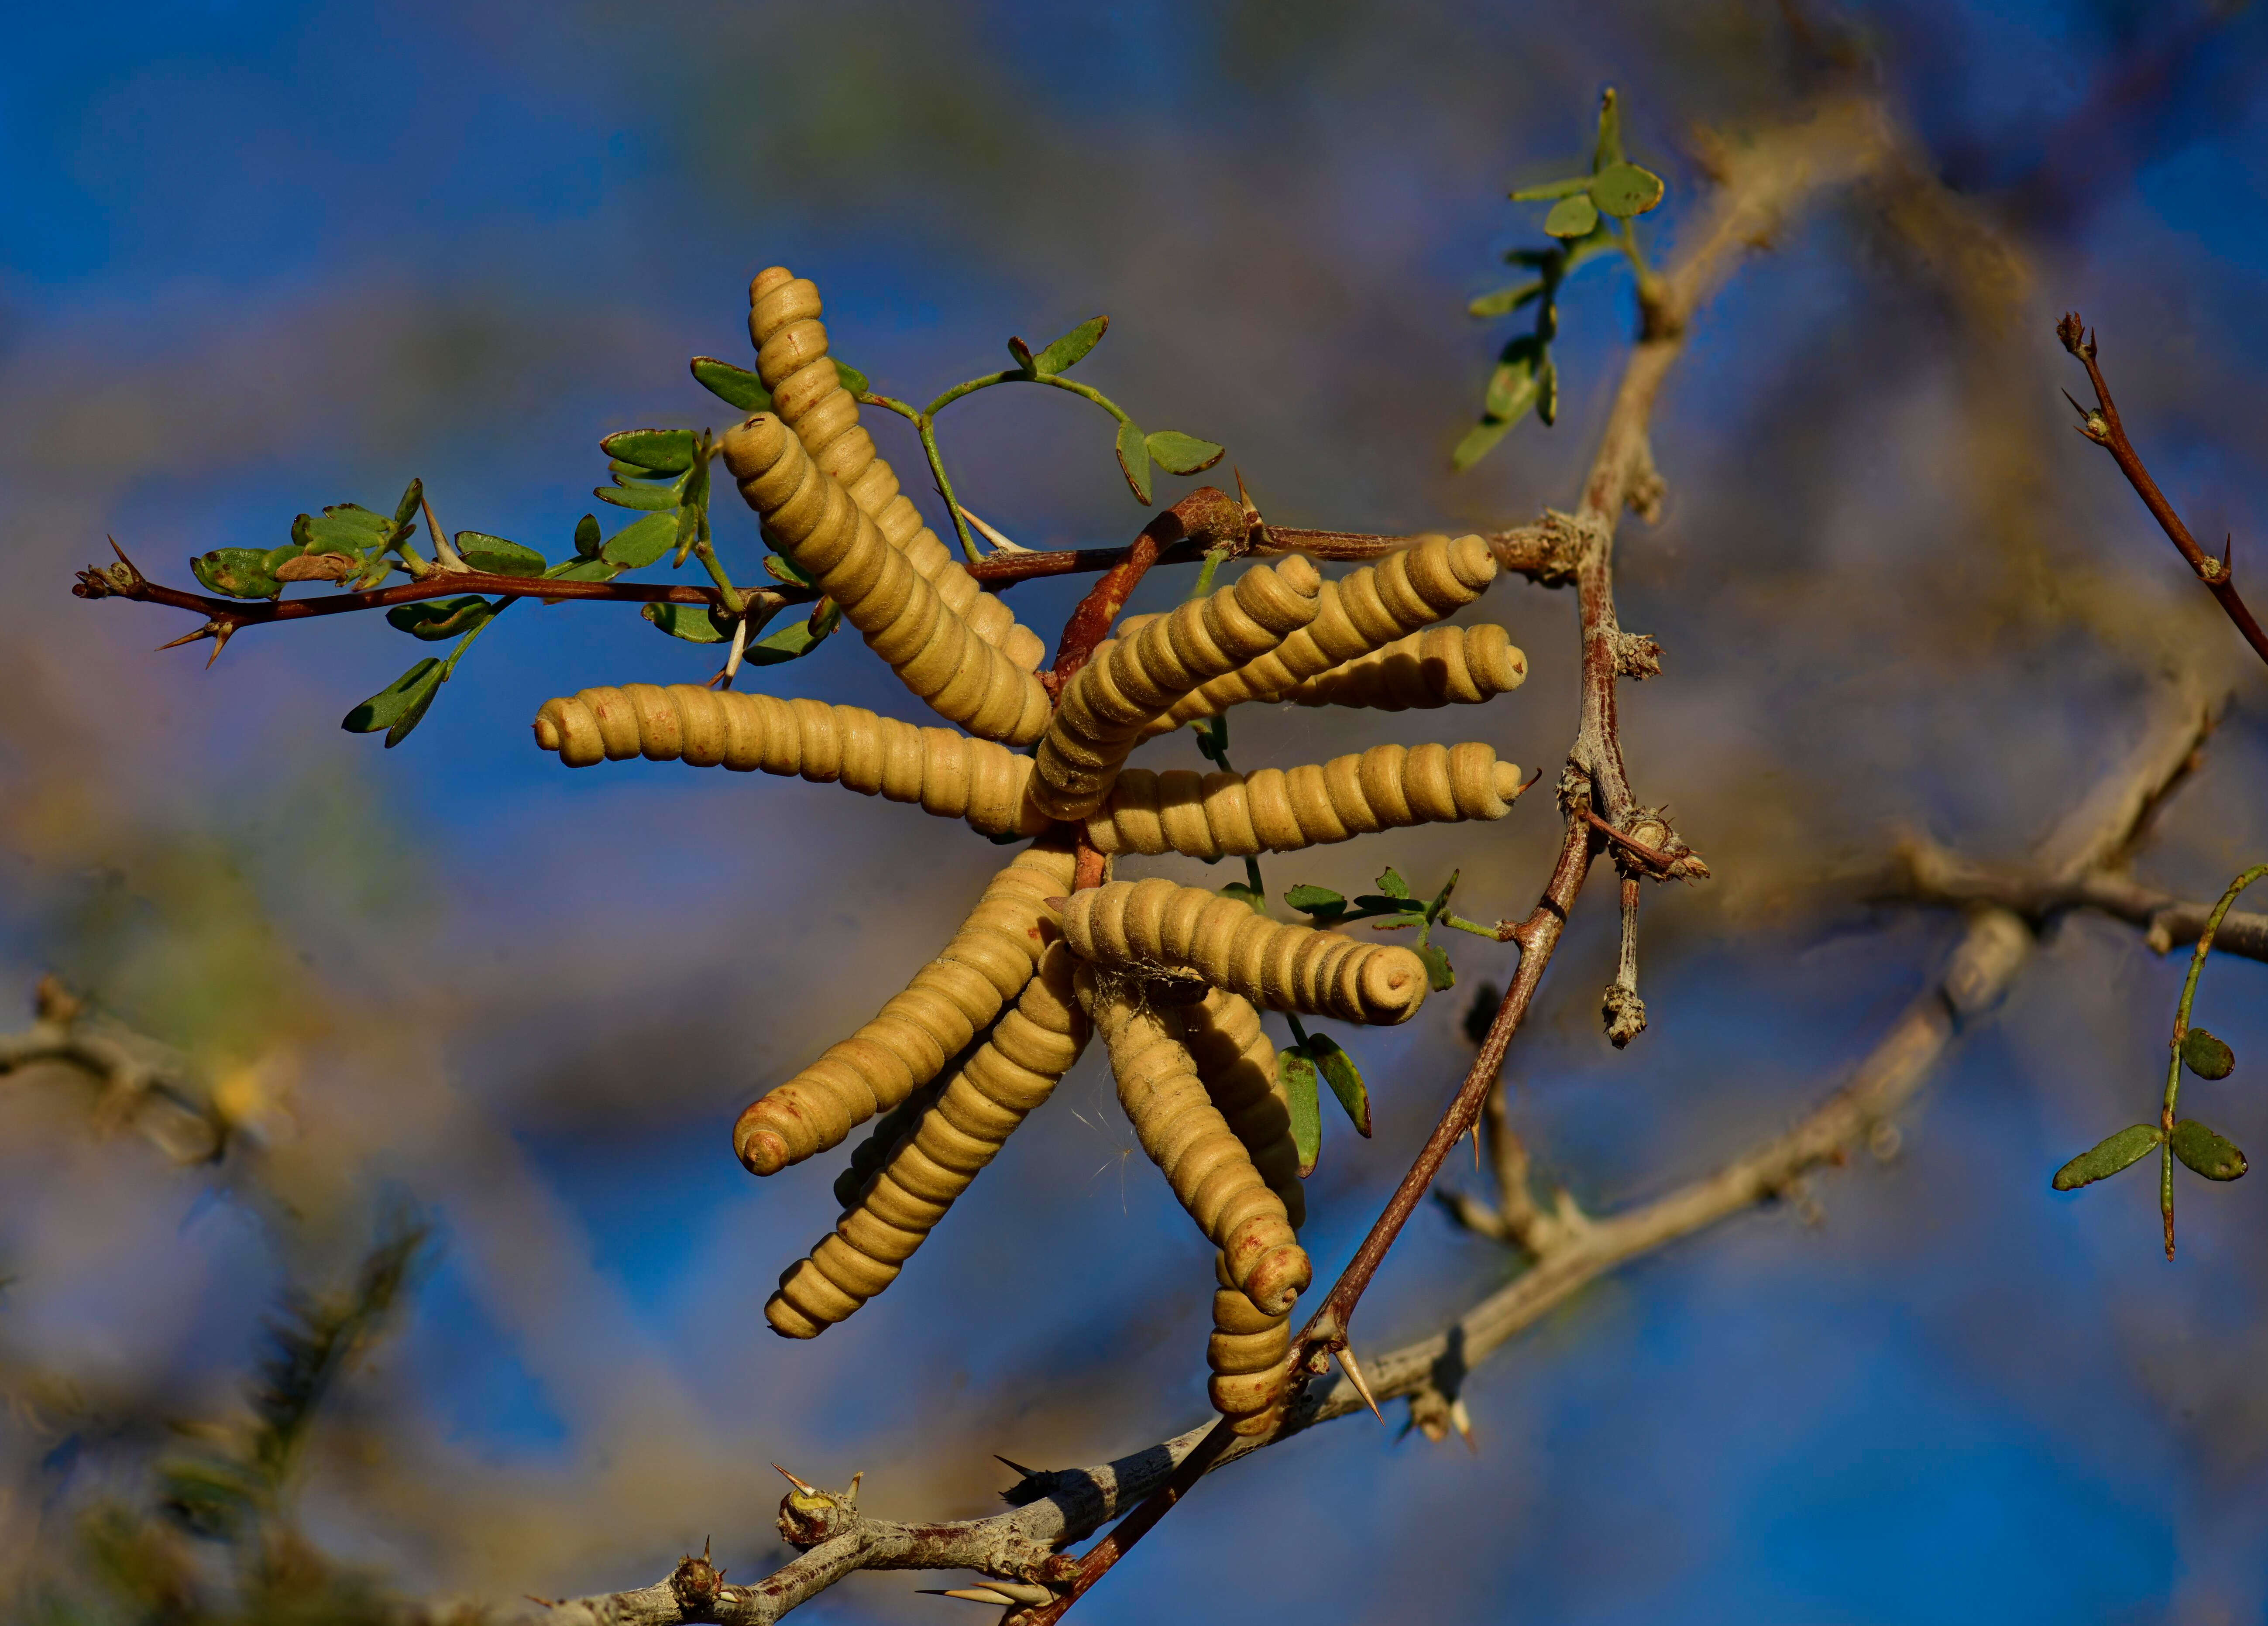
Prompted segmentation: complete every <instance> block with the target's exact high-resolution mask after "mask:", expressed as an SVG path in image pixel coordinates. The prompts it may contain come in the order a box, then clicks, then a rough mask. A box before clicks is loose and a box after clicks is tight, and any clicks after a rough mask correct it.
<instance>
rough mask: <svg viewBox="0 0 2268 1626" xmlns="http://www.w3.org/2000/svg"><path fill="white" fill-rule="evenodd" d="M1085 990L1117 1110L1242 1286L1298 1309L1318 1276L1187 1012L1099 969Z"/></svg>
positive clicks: (1265, 1304) (1271, 1306)
mask: <svg viewBox="0 0 2268 1626" xmlns="http://www.w3.org/2000/svg"><path fill="white" fill-rule="evenodd" d="M1082 895H1084V894H1082ZM1079 990H1080V995H1081V997H1082V998H1084V999H1086V1001H1087V1005H1088V1010H1089V1011H1090V1012H1091V1013H1092V1014H1093V1016H1094V1028H1095V1031H1096V1032H1097V1033H1099V1034H1101V1035H1102V1040H1103V1042H1104V1043H1105V1044H1106V1045H1108V1047H1109V1049H1110V1070H1111V1071H1112V1073H1113V1074H1115V1075H1116V1078H1117V1080H1118V1100H1119V1104H1120V1105H1121V1106H1123V1107H1125V1109H1126V1117H1127V1120H1128V1122H1130V1123H1132V1124H1133V1126H1134V1135H1135V1138H1136V1139H1138V1140H1139V1141H1140V1142H1141V1143H1142V1150H1143V1151H1145V1152H1147V1153H1149V1154H1150V1160H1151V1161H1152V1162H1153V1163H1155V1164H1156V1165H1157V1166H1158V1167H1159V1168H1160V1170H1161V1171H1162V1172H1163V1173H1164V1174H1165V1176H1166V1183H1167V1185H1169V1186H1171V1187H1172V1188H1173V1191H1174V1196H1176V1197H1177V1198H1179V1199H1180V1200H1181V1204H1182V1207H1183V1208H1184V1209H1186V1210H1188V1211H1189V1218H1192V1219H1194V1220H1196V1221H1197V1228H1198V1229H1199V1230H1201V1231H1203V1232H1204V1234H1205V1237H1206V1240H1209V1241H1211V1243H1212V1245H1213V1246H1214V1247H1217V1248H1219V1250H1220V1252H1221V1254H1222V1255H1223V1257H1224V1259H1225V1261H1226V1267H1227V1269H1226V1274H1227V1275H1228V1277H1229V1278H1230V1279H1231V1281H1232V1282H1233V1283H1234V1284H1235V1287H1236V1290H1237V1291H1239V1292H1241V1293H1243V1294H1245V1295H1246V1296H1247V1297H1248V1299H1250V1300H1251V1301H1252V1303H1253V1304H1254V1305H1255V1306H1257V1307H1258V1308H1259V1309H1260V1310H1261V1311H1263V1312H1264V1313H1268V1314H1270V1315H1281V1314H1283V1313H1285V1312H1286V1311H1288V1310H1290V1309H1291V1307H1292V1301H1293V1300H1294V1299H1297V1298H1298V1297H1299V1296H1300V1292H1301V1291H1302V1290H1304V1289H1305V1288H1306V1287H1307V1284H1308V1282H1309V1281H1310V1280H1312V1279H1313V1276H1314V1272H1313V1270H1312V1269H1311V1267H1310V1266H1309V1264H1308V1262H1307V1250H1306V1249H1304V1248H1302V1247H1300V1244H1299V1240H1298V1239H1297V1238H1295V1237H1294V1236H1293V1235H1292V1224H1291V1221H1290V1219H1289V1218H1287V1217H1286V1216H1285V1212H1284V1203H1283V1200H1282V1199H1281V1198H1280V1197H1278V1196H1277V1195H1276V1194H1275V1193H1274V1192H1272V1191H1270V1189H1269V1188H1268V1185H1267V1182H1266V1181H1263V1180H1262V1179H1261V1178H1260V1174H1259V1171H1258V1170H1256V1168H1254V1167H1253V1164H1252V1154H1251V1153H1249V1152H1248V1151H1245V1149H1244V1143H1243V1142H1242V1141H1241V1140H1239V1139H1237V1137H1236V1136H1235V1135H1234V1133H1233V1132H1232V1131H1231V1130H1230V1129H1229V1127H1228V1122H1227V1121H1226V1119H1224V1118H1223V1117H1222V1116H1221V1115H1220V1110H1219V1108H1218V1107H1215V1106H1214V1105H1213V1104H1212V1100H1211V1098H1210V1097H1209V1096H1208V1095H1207V1094H1206V1093H1205V1087H1204V1084H1203V1083H1202V1082H1201V1081H1199V1079H1198V1078H1197V1065H1196V1063H1193V1062H1192V1061H1191V1060H1190V1059H1189V1050H1188V1048H1187V1047H1185V1046H1184V1045H1183V1044H1182V1031H1183V1029H1182V1018H1181V1015H1180V1013H1179V1012H1177V1011H1176V1010H1175V1008H1174V1007H1173V1006H1171V1005H1167V1004H1160V1003H1157V1002H1156V1001H1155V1000H1153V999H1152V998H1151V997H1149V996H1148V995H1147V994H1146V993H1145V990H1144V988H1143V985H1142V984H1141V982H1138V980H1137V979H1134V978H1131V977H1123V976H1113V975H1108V974H1107V973H1105V974H1101V975H1097V973H1096V972H1095V969H1094V968H1093V967H1082V968H1080V971H1079Z"/></svg>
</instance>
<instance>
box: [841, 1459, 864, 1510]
mask: <svg viewBox="0 0 2268 1626" xmlns="http://www.w3.org/2000/svg"><path fill="white" fill-rule="evenodd" d="M865 1477H866V1470H865V1468H860V1469H859V1470H858V1472H857V1473H855V1474H853V1475H851V1484H850V1488H849V1489H848V1490H844V1491H843V1506H845V1507H856V1506H858V1482H859V1481H860V1480H862V1479H864V1478H865Z"/></svg>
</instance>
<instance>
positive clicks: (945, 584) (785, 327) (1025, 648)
mask: <svg viewBox="0 0 2268 1626" xmlns="http://www.w3.org/2000/svg"><path fill="white" fill-rule="evenodd" d="M819 313H820V303H819V290H818V288H817V287H816V286H814V284H813V283H812V282H811V280H810V279H809V278H808V277H800V276H795V275H794V274H793V273H792V272H791V271H790V270H789V269H787V268H786V267H785V266H782V265H776V266H773V267H772V268H771V269H769V270H765V271H760V272H758V273H757V274H756V279H755V282H753V283H749V284H748V337H749V339H750V340H752V341H753V342H755V347H756V372H757V375H758V376H759V377H760V378H762V379H763V381H764V387H765V388H766V389H768V390H770V391H771V392H772V410H774V411H775V412H777V413H778V414H779V416H781V417H782V418H784V419H785V420H786V421H787V424H788V427H789V428H791V429H792V430H795V432H796V438H798V439H799V440H801V441H802V442H803V447H804V450H805V451H806V452H810V453H811V457H812V460H813V461H814V462H815V463H817V464H818V465H819V466H820V467H821V468H823V469H825V470H826V471H827V472H828V474H830V475H834V476H835V478H836V479H837V480H839V481H841V482H843V489H845V490H847V491H848V492H850V493H851V501H852V502H854V503H856V504H858V507H859V509H860V510H861V511H863V512H865V515H866V517H867V518H868V519H872V520H873V522H874V526H875V528H876V529H878V530H880V532H881V533H882V540H883V541H886V542H887V543H889V544H890V546H891V547H893V548H897V549H898V550H899V551H900V552H902V553H903V554H904V555H906V561H907V563H909V564H911V565H912V566H913V567H914V570H915V572H916V573H917V575H919V576H920V577H921V578H923V579H924V581H926V582H928V583H929V584H930V585H932V587H935V588H936V589H937V591H938V594H939V597H940V598H942V599H943V600H945V605H946V608H947V609H949V610H952V611H953V612H954V613H955V614H958V615H959V616H961V619H962V620H964V621H966V622H968V629H969V630H970V631H971V632H974V633H975V634H976V636H978V637H980V638H982V639H983V640H984V642H986V643H987V644H991V645H992V646H993V647H994V648H996V649H998V650H999V651H1001V652H1002V653H1003V654H1005V655H1006V656H1007V657H1008V658H1009V659H1011V660H1013V661H1014V662H1015V663H1016V665H1017V666H1020V667H1021V668H1023V670H1025V671H1026V672H1029V671H1031V670H1032V669H1033V668H1034V667H1035V666H1038V665H1039V664H1040V658H1041V657H1042V655H1044V654H1045V653H1046V652H1047V650H1046V646H1045V645H1044V644H1042V643H1041V641H1040V636H1039V635H1038V634H1037V633H1035V632H1034V631H1033V630H1032V629H1030V628H1028V627H1023V626H1020V625H1018V624H1017V622H1016V618H1015V616H1014V615H1013V614H1012V613H1010V611H1009V608H1008V607H1007V606H1006V605H1005V604H1004V603H1002V602H1001V601H1000V600H998V598H996V597H994V596H993V595H992V594H991V593H989V592H985V591H984V589H983V588H982V587H980V586H978V585H977V584H976V578H975V577H973V576H971V575H969V573H968V571H967V570H963V569H961V563H960V562H959V561H958V560H956V559H955V558H954V556H953V555H952V554H951V552H950V551H948V550H947V549H946V546H945V544H944V543H943V542H940V541H938V539H937V533H935V532H934V531H932V530H931V529H930V528H929V527H928V526H925V525H924V524H923V523H922V519H921V514H920V513H919V511H917V510H916V509H915V507H914V505H913V504H912V503H911V502H909V500H908V499H907V498H906V497H903V496H902V495H901V494H900V492H899V489H898V477H897V475H896V474H895V472H893V471H892V469H891V467H890V466H889V464H888V463H887V461H885V460H883V458H882V457H881V455H880V453H879V452H876V451H875V450H874V442H873V437H871V436H870V435H868V434H867V432H866V431H865V429H863V428H861V427H860V426H859V423H858V401H857V399H856V398H854V397H853V396H852V395H851V392H850V391H848V390H846V389H844V388H843V384H842V380H841V378H840V375H838V374H837V373H836V371H835V363H834V361H833V360H832V359H831V358H830V357H828V353H827V328H826V327H825V326H824V325H823V324H822V323H821V321H820V320H819Z"/></svg>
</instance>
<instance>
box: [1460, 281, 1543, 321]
mask: <svg viewBox="0 0 2268 1626" xmlns="http://www.w3.org/2000/svg"><path fill="white" fill-rule="evenodd" d="M1542 292H1543V279H1542V278H1540V277H1539V278H1537V279H1536V280H1535V281H1534V282H1528V283H1513V285H1512V286H1511V287H1509V288H1499V289H1498V290H1497V291H1495V292H1494V293H1484V294H1483V295H1482V296H1481V297H1480V298H1477V299H1476V300H1474V301H1473V302H1472V303H1471V304H1470V305H1467V306H1466V307H1465V313H1466V314H1467V315H1468V316H1509V315H1510V314H1511V313H1513V312H1514V311H1516V310H1518V309H1519V308H1520V307H1521V305H1526V304H1527V303H1528V301H1530V300H1531V299H1533V298H1535V297H1536V295H1538V294H1540V293H1542Z"/></svg>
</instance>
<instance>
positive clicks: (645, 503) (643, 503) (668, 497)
mask: <svg viewBox="0 0 2268 1626" xmlns="http://www.w3.org/2000/svg"><path fill="white" fill-rule="evenodd" d="M591 495H592V496H593V497H597V498H598V499H599V500H600V502H602V503H612V504H614V505H615V507H617V508H633V509H640V510H643V511H645V512H647V513H658V512H659V511H661V510H663V509H665V508H674V507H676V506H677V488H676V487H675V486H648V485H614V486H593V488H592V489H591Z"/></svg>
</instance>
